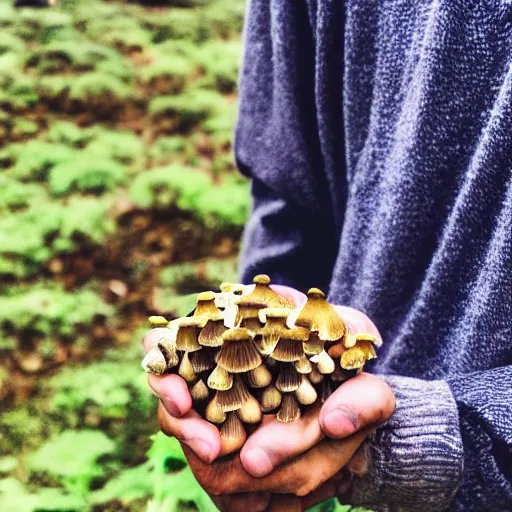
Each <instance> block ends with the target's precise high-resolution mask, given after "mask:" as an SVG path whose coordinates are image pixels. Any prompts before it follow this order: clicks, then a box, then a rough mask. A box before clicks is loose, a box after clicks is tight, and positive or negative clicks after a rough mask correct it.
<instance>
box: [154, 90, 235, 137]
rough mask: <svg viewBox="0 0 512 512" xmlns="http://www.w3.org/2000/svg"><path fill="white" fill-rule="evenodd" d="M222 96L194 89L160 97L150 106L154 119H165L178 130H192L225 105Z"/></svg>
mask: <svg viewBox="0 0 512 512" xmlns="http://www.w3.org/2000/svg"><path fill="white" fill-rule="evenodd" d="M224 103H225V102H224V99H223V97H222V96H221V95H219V94H217V93H215V92H213V91H208V90H202V89H193V90H189V91H187V92H185V93H183V94H180V95H179V96H160V97H158V98H155V99H154V100H152V101H151V103H150V104H149V113H150V115H151V116H152V117H153V118H154V119H162V118H164V119H165V120H166V122H168V123H171V126H173V127H174V128H177V129H183V130H186V129H190V128H192V127H193V126H195V125H197V124H198V123H199V122H201V121H204V120H205V119H207V118H208V117H209V116H211V115H212V114H213V113H215V112H217V111H218V110H219V109H220V108H222V105H223V104H224Z"/></svg>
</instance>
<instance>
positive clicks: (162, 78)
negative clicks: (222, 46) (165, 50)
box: [141, 55, 194, 94]
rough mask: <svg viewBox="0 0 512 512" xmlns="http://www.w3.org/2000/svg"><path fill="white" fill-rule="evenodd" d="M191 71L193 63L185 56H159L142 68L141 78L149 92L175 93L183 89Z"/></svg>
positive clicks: (192, 70)
mask: <svg viewBox="0 0 512 512" xmlns="http://www.w3.org/2000/svg"><path fill="white" fill-rule="evenodd" d="M193 72H194V64H193V63H191V62H190V60H188V59H187V58H185V57H181V56H178V55H175V56H172V57H170V56H160V57H158V58H157V59H155V60H154V61H153V62H152V63H151V64H150V65H149V66H147V67H146V68H144V69H143V70H142V73H141V78H142V82H143V83H144V84H146V85H147V86H148V87H149V92H150V93H151V94H171V93H173V94H175V93H178V92H180V91H182V90H183V88H184V87H185V84H186V81H187V78H188V77H190V76H191V75H192V73H193Z"/></svg>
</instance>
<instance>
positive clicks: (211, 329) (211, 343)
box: [197, 319, 227, 347]
mask: <svg viewBox="0 0 512 512" xmlns="http://www.w3.org/2000/svg"><path fill="white" fill-rule="evenodd" d="M226 330H227V327H226V326H225V325H224V321H223V320H222V319H221V320H208V322H206V325H205V326H204V327H203V328H202V329H201V332H200V333H199V336H198V338H197V342H198V343H199V345H203V347H220V346H222V343H223V339H222V335H223V334H224V333H225V332H226Z"/></svg>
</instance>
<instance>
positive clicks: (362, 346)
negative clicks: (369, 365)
mask: <svg viewBox="0 0 512 512" xmlns="http://www.w3.org/2000/svg"><path fill="white" fill-rule="evenodd" d="M376 357H377V354H376V353H375V349H374V348H373V344H372V343H371V342H370V341H365V340H362V341H359V342H357V344H356V345H355V347H352V348H349V349H347V350H346V351H345V352H343V354H342V355H341V361H340V364H341V367H342V368H343V369H344V370H356V369H357V370H359V369H362V368H363V367H364V365H365V363H366V361H368V360H370V359H375V358H376Z"/></svg>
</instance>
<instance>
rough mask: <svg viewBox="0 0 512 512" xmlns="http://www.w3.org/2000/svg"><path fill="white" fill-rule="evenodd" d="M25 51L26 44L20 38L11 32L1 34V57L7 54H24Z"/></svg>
mask: <svg viewBox="0 0 512 512" xmlns="http://www.w3.org/2000/svg"><path fill="white" fill-rule="evenodd" d="M24 51H25V43H24V42H23V40H22V39H20V38H19V37H16V36H15V35H13V34H10V33H9V32H0V55H3V54H5V53H10V52H12V53H16V54H19V53H22V52H24Z"/></svg>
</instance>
